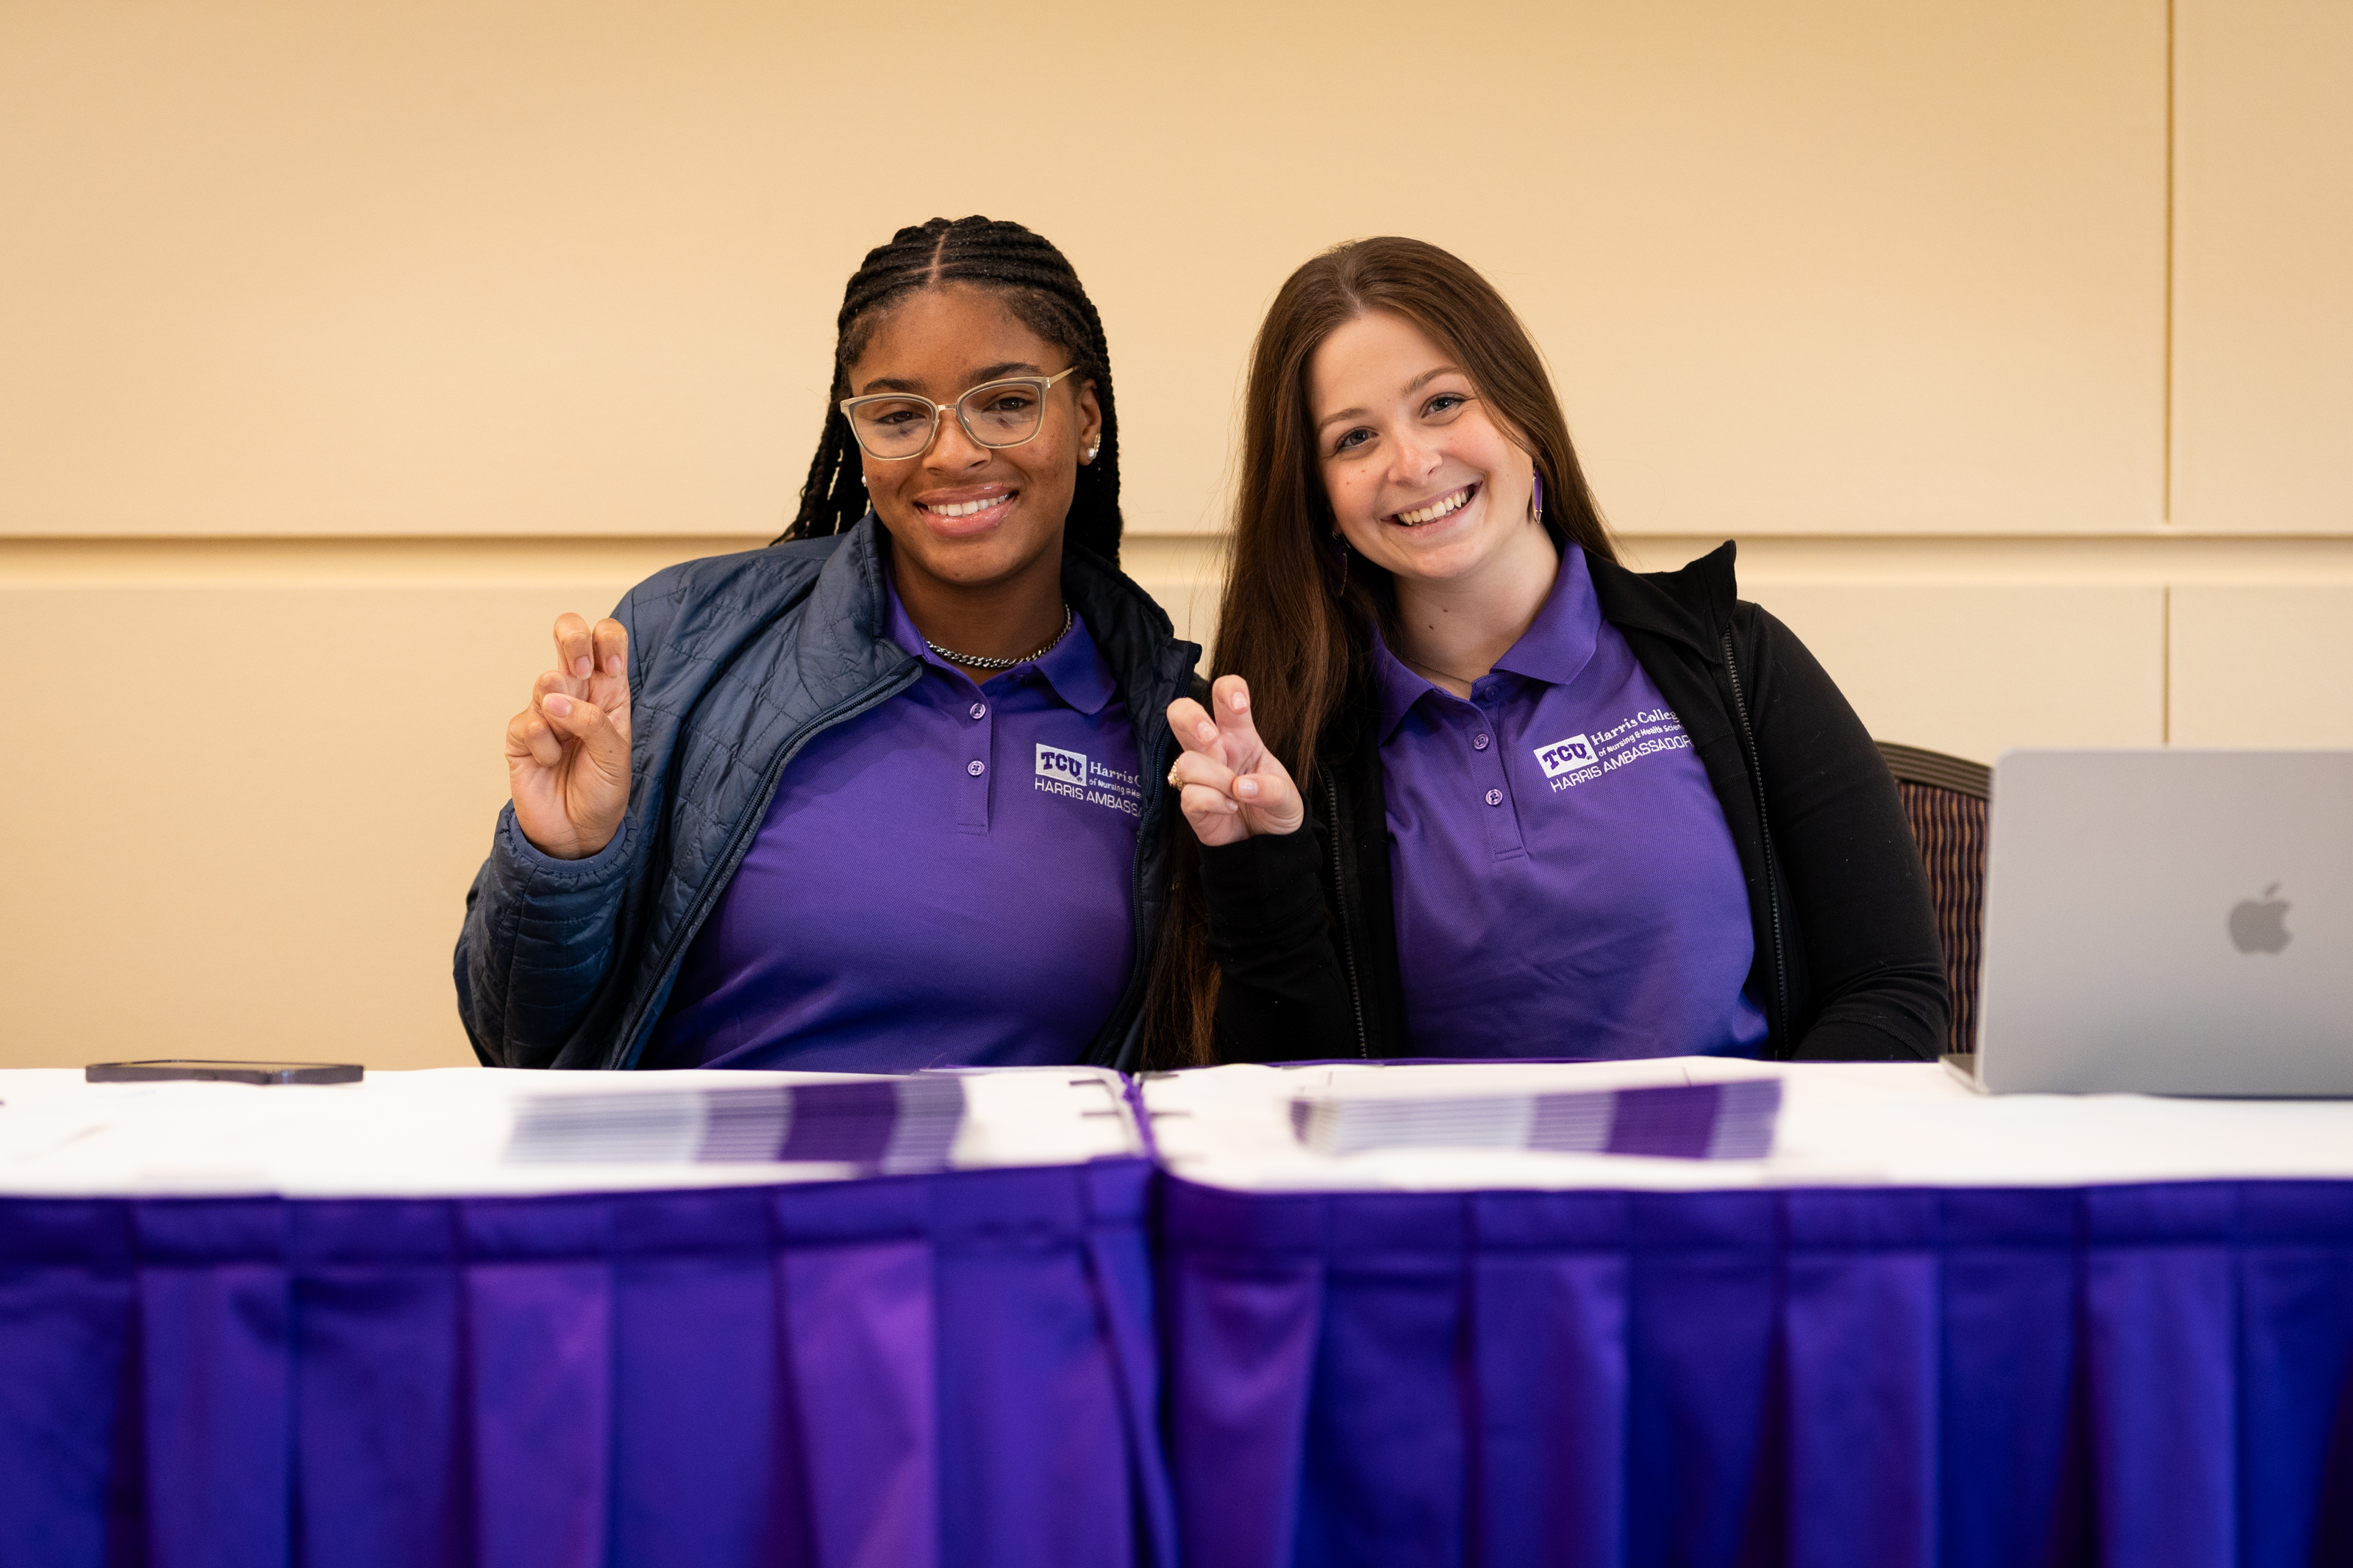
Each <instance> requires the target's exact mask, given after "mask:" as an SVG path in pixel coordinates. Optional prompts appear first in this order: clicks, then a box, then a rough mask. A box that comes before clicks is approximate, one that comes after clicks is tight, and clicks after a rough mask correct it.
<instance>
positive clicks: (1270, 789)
mask: <svg viewBox="0 0 2353 1568" xmlns="http://www.w3.org/2000/svg"><path fill="white" fill-rule="evenodd" d="M1168 728H1169V729H1170V730H1172V731H1175V732H1176V743H1177V744H1178V745H1180V746H1183V747H1184V748H1185V750H1184V751H1183V752H1181V753H1180V754H1179V755H1178V756H1177V758H1176V768H1175V770H1174V774H1175V777H1176V780H1177V781H1178V782H1179V783H1180V784H1183V785H1184V793H1183V795H1181V796H1179V797H1178V801H1177V805H1179V806H1180V807H1181V808H1182V809H1183V811H1184V813H1185V820H1186V821H1187V822H1189V823H1191V824H1192V825H1193V835H1194V837H1197V838H1198V839H1200V841H1201V842H1202V843H1204V844H1207V845H1209V846H1211V847H1215V846H1217V845H1220V844H1233V843H1237V842H1239V841H1240V840H1241V839H1244V838H1247V837H1250V836H1251V835H1252V834H1258V833H1295V832H1297V831H1298V830H1299V825H1300V824H1301V823H1302V822H1304V821H1305V820H1306V819H1307V807H1306V805H1305V803H1304V802H1303V801H1302V800H1301V799H1300V798H1299V786H1298V785H1297V784H1293V783H1292V780H1291V772H1290V770H1289V769H1287V768H1285V767H1284V766H1283V765H1282V761H1281V760H1280V759H1279V758H1277V757H1276V756H1275V754H1274V753H1273V752H1270V751H1268V750H1267V749H1266V743H1265V742H1262V741H1261V740H1260V739H1259V735H1258V726H1257V724H1255V723H1254V722H1252V721H1251V720H1250V687H1249V686H1248V685H1247V684H1245V683H1244V682H1243V680H1242V678H1241V677H1240V676H1239V675H1221V676H1219V678H1218V680H1217V684H1215V685H1214V686H1212V687H1210V688H1209V710H1208V711H1207V712H1205V711H1203V710H1202V708H1201V705H1200V704H1199V703H1198V702H1196V701H1194V700H1192V699H1191V698H1189V697H1180V698H1178V699H1177V700H1176V701H1174V702H1171V703H1170V704H1169V705H1168Z"/></svg>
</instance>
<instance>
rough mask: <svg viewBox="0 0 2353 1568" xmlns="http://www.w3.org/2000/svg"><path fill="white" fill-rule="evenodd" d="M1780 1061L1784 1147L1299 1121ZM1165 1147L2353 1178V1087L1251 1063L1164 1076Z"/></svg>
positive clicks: (1780, 1143)
mask: <svg viewBox="0 0 2353 1568" xmlns="http://www.w3.org/2000/svg"><path fill="white" fill-rule="evenodd" d="M1758 1076H1771V1077H1776V1078H1778V1079H1780V1080H1781V1084H1782V1108H1781V1113H1780V1120H1779V1125H1778V1133H1777V1136H1776V1140H1775V1142H1774V1146H1773V1152H1772V1153H1771V1155H1770V1156H1768V1157H1767V1158H1765V1159H1761V1160H1669V1159H1648V1158H1637V1157H1630V1156H1626V1155H1616V1154H1561V1153H1544V1152H1529V1151H1524V1150H1466V1149H1390V1150H1370V1151H1366V1152H1359V1153H1353V1154H1345V1155H1339V1156H1326V1155H1321V1154H1317V1153H1314V1152H1311V1151H1310V1150H1309V1149H1307V1148H1306V1147H1305V1146H1304V1145H1303V1143H1302V1142H1301V1141H1300V1139H1299V1137H1298V1135H1297V1133H1296V1132H1295V1131H1294V1129H1293V1118H1292V1115H1291V1107H1292V1103H1293V1101H1294V1100H1298V1099H1299V1098H1301V1097H1302V1096H1305V1095H1317V1096H1323V1095H1334V1094H1340V1095H1366V1096H1408V1097H1411V1096H1461V1095H1475V1094H1531V1093H1557V1092H1562V1091H1574V1090H1599V1089H1621V1088H1633V1087H1641V1086H1648V1085H1657V1084H1685V1083H1705V1082H1715V1081H1723V1080H1727V1079H1739V1078H1753V1077H1758ZM1143 1098H1144V1103H1145V1108H1146V1110H1147V1111H1148V1112H1149V1113H1150V1116H1151V1119H1152V1126H1153V1135H1154V1139H1155V1142H1156V1144H1157V1146H1158V1152H1159V1156H1160V1159H1161V1162H1162V1163H1163V1164H1164V1165H1165V1166H1166V1168H1167V1169H1168V1170H1170V1171H1171V1172H1173V1173H1176V1174H1177V1175H1180V1176H1183V1177H1186V1178H1187V1179H1188V1180H1191V1181H1196V1182H1202V1183H1206V1184H1211V1185H1216V1186H1225V1187H1232V1188H1238V1189H1244V1190H1257V1191H1318V1190H1324V1191H1355V1190H1393V1191H1444V1192H1454V1191H1476V1190H1489V1189H1493V1190H1500V1189H1510V1188H1543V1189H1558V1188H1573V1187H1615V1188H1638V1189H1651V1190H1693V1189H1703V1188H1722V1187H1751V1186H1820V1185H1844V1184H1890V1185H1904V1186H1912V1185H1922V1186H2082V1185H2094V1184H2107V1183H2132V1182H2169V1181H2200V1180H2207V1179H2234V1178H2264V1177H2274V1178H2311V1177H2318V1178H2333V1179H2346V1178H2353V1100H2175V1099H2162V1098H2157V1097H2153V1096H2147V1095H2134V1094H2103V1095H2080V1096H2073V1095H2046V1094H2021V1095H1983V1094H1979V1093H1978V1091H1977V1090H1975V1089H1972V1088H1970V1087H1968V1085H1967V1084H1965V1083H1963V1082H1962V1081H1961V1080H1960V1079H1957V1077H1955V1076H1954V1075H1953V1074H1952V1073H1950V1072H1949V1071H1947V1069H1946V1068H1942V1067H1939V1066H1936V1065H1933V1064H1927V1063H1917V1064H1914V1063H1855V1064H1844V1063H1760V1062H1750V1061H1737V1060H1732V1061H1727V1060H1723V1059H1720V1058H1713V1057H1675V1058H1661V1059H1655V1060H1650V1061H1637V1062H1594V1063H1563V1064H1535V1063H1530V1064H1517V1063H1461V1064H1451V1063H1450V1064H1445V1065H1438V1066H1395V1067H1390V1066H1382V1065H1379V1064H1363V1065H1355V1064H1351V1065H1345V1066H1337V1067H1333V1066H1316V1067H1258V1066H1232V1067H1221V1068H1203V1069H1199V1070H1196V1071H1190V1072H1181V1073H1169V1074H1161V1075H1155V1076H1153V1077H1150V1078H1147V1079H1145V1082H1144V1085H1143Z"/></svg>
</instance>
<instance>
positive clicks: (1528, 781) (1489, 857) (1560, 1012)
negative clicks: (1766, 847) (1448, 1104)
mask: <svg viewBox="0 0 2353 1568" xmlns="http://www.w3.org/2000/svg"><path fill="white" fill-rule="evenodd" d="M1373 659H1374V665H1375V674H1376V680H1377V688H1378V693H1379V700H1380V726H1381V729H1380V733H1381V765H1382V768H1383V770H1384V771H1385V773H1387V776H1388V829H1389V834H1390V836H1391V843H1390V848H1389V866H1390V872H1391V875H1392V877H1393V879H1394V880H1395V883H1396V900H1397V938H1398V967H1399V971H1400V977H1401V979H1402V981H1403V984H1404V990H1405V1013H1406V1028H1407V1030H1408V1038H1409V1040H1410V1041H1411V1042H1412V1047H1411V1048H1412V1049H1413V1050H1414V1051H1415V1052H1416V1053H1418V1054H1427V1055H1431V1056H1451V1057H1659V1056H1694V1055H1711V1054H1712V1055H1722V1056H1755V1055H1756V1054H1757V1050H1758V1048H1759V1047H1761V1046H1762V1044H1763V1043H1764V1040H1765V1037H1766V1026H1765V1016H1764V1014H1763V1013H1762V1012H1760V1011H1759V1010H1758V1009H1757V1005H1756V1004H1754V1003H1753V1002H1751V1001H1750V1000H1749V999H1748V997H1747V995H1746V994H1745V993H1744V991H1743V989H1742V987H1743V986H1744V984H1746V981H1747V978H1748V969H1749V965H1750V963H1751V961H1752V960H1753V958H1754V957H1755V951H1756V939H1755V936H1754V934H1753V933H1752V931H1750V929H1749V923H1748V900H1747V895H1746V890H1745V888H1744V885H1743V881H1742V878H1741V872H1740V860H1739V856H1738V854H1737V852H1736V850H1735V849H1734V847H1733V843H1732V831H1731V829H1730V828H1729V827H1727V826H1725V821H1724V808H1723V807H1722V806H1721V805H1718V804H1717V802H1716V798H1715V790H1714V789H1713V788H1712V787H1711V786H1710V785H1709V784H1708V781H1707V773H1706V770H1705V769H1704V767H1702V766H1701V764H1700V760H1699V758H1698V757H1697V756H1696V755H1695V754H1694V752H1692V750H1691V742H1690V740H1689V739H1688V738H1687V737H1686V736H1685V735H1684V733H1683V723H1682V721H1680V720H1678V719H1677V718H1676V717H1675V715H1674V713H1673V712H1672V710H1670V709H1669V708H1668V707H1667V704H1666V701H1665V700H1664V699H1663V698H1662V697H1661V696H1660V695H1659V689H1658V688H1657V687H1655V686H1653V685H1651V678H1650V677H1649V676H1648V675H1646V674H1644V673H1643V671H1642V667H1641V665H1640V664H1639V663H1637V662H1636V661H1635V658H1634V653H1633V650H1632V649H1631V648H1630V647H1627V646H1626V639H1625V638H1624V637H1621V636H1620V635H1619V633H1618V630H1617V628H1616V627H1614V626H1610V625H1609V623H1608V622H1606V621H1604V620H1603V619H1602V618H1601V606H1600V604H1599V601H1598V600H1597V599H1596V598H1595V597H1594V594H1593V579H1592V576H1591V574H1589V573H1588V570H1587V568H1586V564H1585V552H1583V551H1582V550H1580V549H1578V548H1577V547H1576V546H1575V545H1570V546H1569V547H1568V548H1567V550H1566V551H1564V552H1562V555H1561V562H1560V573H1559V575H1558V576H1557V577H1556V579H1555V580H1554V583H1553V588H1552V592H1551V594H1550V595H1547V596H1546V599H1545V603H1544V607H1543V608H1542V609H1540V610H1538V611H1537V612H1536V618H1535V622H1534V623H1533V624H1532V625H1531V626H1529V627H1528V629H1527V631H1526V632H1525V633H1524V634H1523V635H1522V636H1521V637H1520V640H1519V641H1518V642H1516V643H1514V644H1513V645H1512V647H1511V651H1510V652H1508V653H1506V654H1505V655H1504V657H1503V658H1500V659H1497V660H1496V661H1495V668H1494V669H1493V671H1492V672H1491V673H1489V674H1488V675H1487V676H1485V677H1484V678H1482V679H1481V680H1479V681H1478V682H1477V683H1476V684H1475V685H1473V686H1472V689H1471V700H1470V701H1468V702H1465V701H1463V700H1461V698H1459V697H1456V696H1455V695H1453V694H1452V693H1451V692H1449V691H1446V690H1444V689H1440V688H1439V687H1435V686H1432V685H1431V684H1430V682H1429V681H1427V680H1424V679H1422V678H1421V677H1420V676H1419V675H1416V674H1414V673H1413V671H1411V670H1409V669H1408V668H1406V667H1405V666H1404V665H1403V664H1401V663H1399V662H1398V659H1397V658H1396V656H1394V655H1393V654H1391V653H1390V652H1389V651H1388V648H1387V647H1383V646H1380V645H1379V643H1378V642H1377V641H1376V644H1375V647H1374V651H1373Z"/></svg>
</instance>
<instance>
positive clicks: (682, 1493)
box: [0, 1160, 1173, 1568]
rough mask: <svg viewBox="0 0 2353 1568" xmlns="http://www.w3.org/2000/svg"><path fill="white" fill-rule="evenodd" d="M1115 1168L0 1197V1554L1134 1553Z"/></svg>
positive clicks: (1133, 1317) (194, 1559) (50, 1561)
mask: <svg viewBox="0 0 2353 1568" xmlns="http://www.w3.org/2000/svg"><path fill="white" fill-rule="evenodd" d="M1150 1181H1151V1173H1150V1168H1149V1166H1147V1165H1146V1164H1145V1163H1144V1162H1142V1161H1140V1160H1123V1161H1112V1162H1102V1163H1095V1164H1092V1165H1080V1166H1062V1167H1055V1168H1049V1169H1038V1170H1006V1171H967V1172H960V1173H945V1174H939V1175H931V1176H908V1177H893V1178H883V1179H879V1180H872V1181H860V1182H842V1183H832V1184H812V1185H795V1186H782V1187H761V1188H722V1189H705V1190H699V1191H692V1192H655V1193H632V1194H605V1195H594V1196H559V1197H534V1198H522V1199H514V1198H499V1199H488V1198H481V1199H442V1200H397V1199H381V1198H378V1199H365V1200H353V1201H348V1202H344V1201H322V1200H288V1199H278V1198H249V1199H248V1198H240V1199H220V1200H190V1199H171V1200H143V1199H92V1200H57V1199H7V1200H0V1568H17V1565H19V1564H22V1565H25V1568H82V1565H88V1568H100V1565H101V1564H104V1565H124V1564H150V1565H153V1568H198V1565H214V1564H217V1565H219V1568H231V1565H235V1568H254V1565H263V1564H279V1563H301V1564H310V1565H314V1568H364V1565H369V1564H384V1565H385V1568H393V1565H399V1568H425V1565H431V1564H464V1565H470V1568H525V1565H533V1568H536V1565H546V1568H559V1565H562V1568H575V1565H580V1568H586V1565H592V1564H599V1565H600V1564H641V1563H642V1564H656V1563H659V1564H665V1565H670V1564H675V1565H680V1568H705V1565H713V1568H715V1565H721V1564H728V1565H733V1564H743V1565H747V1568H748V1565H750V1564H755V1563H756V1564H794V1565H798V1564H809V1565H821V1568H852V1565H857V1568H864V1565H870V1564H871V1565H873V1568H883V1565H893V1568H895V1565H899V1564H912V1565H915V1568H931V1565H934V1564H955V1565H959V1568H961V1565H963V1564H971V1563H987V1564H1005V1565H1007V1568H1013V1565H1017V1564H1018V1565H1021V1568H1036V1565H1041V1564H1071V1565H1073V1568H1075V1565H1079V1564H1088V1565H1093V1564H1105V1563H1109V1564H1124V1563H1145V1564H1152V1563H1165V1562H1166V1561H1168V1560H1169V1558H1170V1555H1171V1553H1172V1551H1173V1547H1172V1544H1171V1542H1172V1531H1171V1510H1170V1504H1169V1500H1168V1497H1167V1493H1166V1478H1165V1474H1164V1472H1163V1471H1162V1469H1161V1468H1160V1462H1159V1458H1158V1456H1159V1448H1158V1443H1157V1439H1156V1437H1155V1432H1154V1421H1155V1410H1156V1408H1157V1405H1158V1400H1159V1392H1158V1385H1157V1366H1156V1363H1155V1340H1154V1324H1153V1300H1154V1298H1153V1291H1152V1281H1151V1275H1150V1258H1149V1250H1148V1247H1147V1239H1146V1234H1145V1213H1146V1204H1145V1200H1146V1196H1147V1194H1148V1191H1149V1184H1150Z"/></svg>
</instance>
